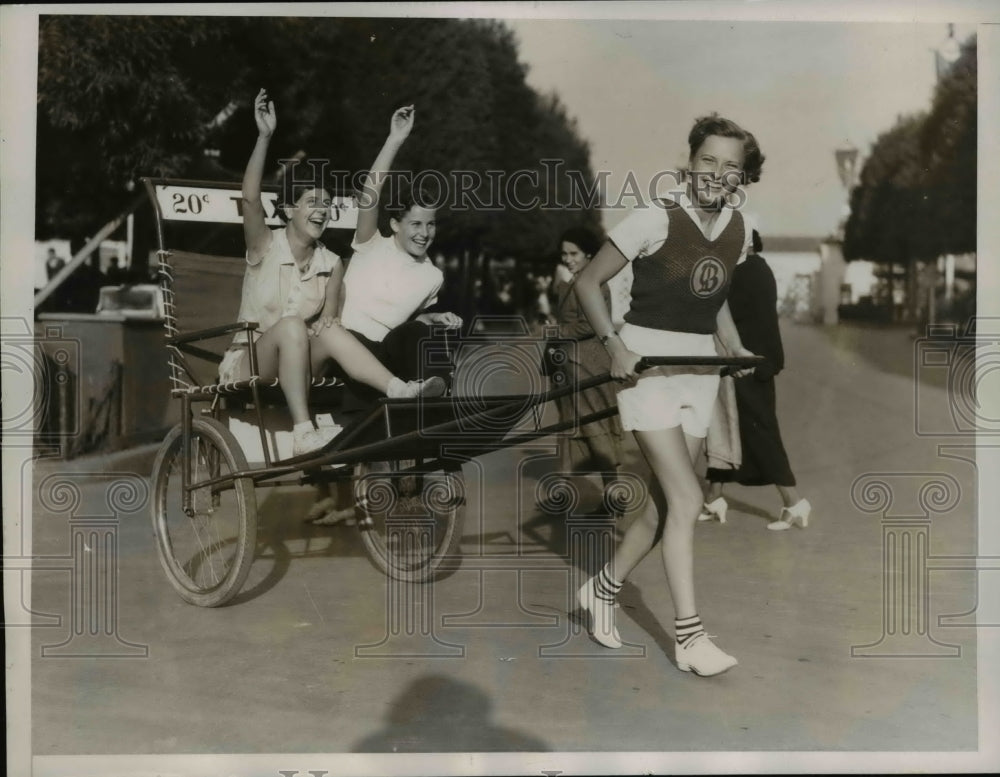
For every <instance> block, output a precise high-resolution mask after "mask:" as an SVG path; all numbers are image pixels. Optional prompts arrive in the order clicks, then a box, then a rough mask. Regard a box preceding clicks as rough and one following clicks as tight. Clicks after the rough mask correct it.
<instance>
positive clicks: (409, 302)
mask: <svg viewBox="0 0 1000 777" xmlns="http://www.w3.org/2000/svg"><path fill="white" fill-rule="evenodd" d="M351 247H352V248H353V249H354V256H353V257H351V261H350V263H349V264H348V265H347V271H346V272H345V273H344V290H345V296H344V307H343V309H342V310H341V311H340V323H341V324H342V325H343V326H344V327H345V328H347V329H352V330H354V331H355V332H358V333H360V334H363V335H364V336H365V337H367V338H368V339H370V340H374V341H376V342H381V341H382V340H384V339H385V336H386V335H387V334H388V333H389V330H391V329H395V328H396V327H397V326H399V325H400V324H403V323H405V322H406V321H408V320H409V319H410V317H411V316H412V315H413V314H414V313H417V312H418V311H421V310H424V309H426V308H428V307H430V306H431V305H433V304H434V303H435V302H437V295H438V292H439V291H440V290H441V286H442V285H443V284H444V274H443V273H442V272H441V271H440V270H439V269H438V268H437V267H435V266H434V263H433V262H432V261H431V260H430V258H429V257H426V256H425V257H424V258H423V259H422V260H418V259H414V258H413V257H412V256H410V255H409V254H408V253H406V252H405V251H403V250H401V249H400V248H399V247H398V246H397V245H396V241H395V240H394V239H393V238H392V237H383V236H382V235H381V234H379V233H378V232H376V233H375V234H374V235H373V236H372V237H371V238H370V239H369V240H367V241H366V242H364V243H361V244H358V243H352V244H351Z"/></svg>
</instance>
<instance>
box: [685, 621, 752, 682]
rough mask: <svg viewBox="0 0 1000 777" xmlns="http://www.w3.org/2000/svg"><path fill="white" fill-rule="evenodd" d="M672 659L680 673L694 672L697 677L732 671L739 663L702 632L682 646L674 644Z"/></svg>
mask: <svg viewBox="0 0 1000 777" xmlns="http://www.w3.org/2000/svg"><path fill="white" fill-rule="evenodd" d="M674 658H675V659H676V660H677V668H678V669H680V670H681V671H682V672H694V673H695V674H696V675H698V676H699V677H710V676H711V675H714V674H721V673H722V672H725V671H726V670H727V669H732V668H733V667H734V666H736V664H738V663H739V662H738V661H737V660H736V659H735V658H733V657H732V656H730V655H727V654H726V653H723V652H722V651H721V650H719V648H717V647H716V646H715V644H714V643H713V642H712V638H711V637H709V636H708V634H706V633H705V632H704V631H702V632H701V633H699V634H695V635H694V636H693V637H691V639H689V640H688V641H687V642H685V643H684V644H683V645H680V644H678V643H676V642H675V643H674Z"/></svg>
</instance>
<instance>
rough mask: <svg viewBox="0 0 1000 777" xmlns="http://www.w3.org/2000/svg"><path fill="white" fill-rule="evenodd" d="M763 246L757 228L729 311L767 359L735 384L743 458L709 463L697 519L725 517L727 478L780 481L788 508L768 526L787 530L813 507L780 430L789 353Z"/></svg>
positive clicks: (747, 341)
mask: <svg viewBox="0 0 1000 777" xmlns="http://www.w3.org/2000/svg"><path fill="white" fill-rule="evenodd" d="M762 250H763V244H762V243H761V239H760V235H759V234H757V230H754V231H753V253H752V254H750V256H748V257H747V259H746V261H745V262H741V263H740V265H739V266H738V267H737V268H736V272H735V273H733V285H732V288H731V289H730V290H729V310H730V312H731V313H732V315H733V323H734V324H736V331H738V332H739V333H740V339H741V340H742V341H743V344H744V345H745V346H746V347H747V348H749V349H751V350H752V351H754V352H755V353H758V354H760V355H761V356H763V357H764V358H765V359H766V361H765V362H764V364H762V365H760V366H759V367H757V368H756V369H755V370H754V373H753V376H752V377H746V378H741V379H739V380H737V381H735V384H734V385H735V386H736V409H737V411H738V413H739V417H740V444H741V447H742V449H743V463H742V465H741V466H740V468H739V469H738V470H729V469H714V468H711V467H710V468H709V470H708V473H707V479H708V482H709V483H710V486H709V489H708V496H707V497H706V501H705V506H704V508H703V509H702V513H701V515H700V516H698V520H699V521H711V520H713V519H718V520H719V521H721V522H722V523H725V522H726V510H728V509H729V505H728V503H727V502H726V500H725V499H724V498H723V496H722V488H723V485H724V484H725V483H729V482H736V483H740V484H741V485H744V486H767V485H775V486H777V488H778V493H779V494H780V495H781V501H782V502H783V503H784V507H782V508H781V515H780V517H779V518H778V520H776V521H772V522H771V523H769V524H768V525H767V528H768V529H771V530H773V531H782V530H785V529H790V528H792V527H793V526H795V525H796V524H797V525H799V526H801V527H802V528H803V529H804V528H806V526H808V525H809V513H810V512H811V510H812V506H811V505H810V504H809V500H807V499H803V498H801V497H800V496H799V493H798V491H797V490H796V488H795V475H793V474H792V469H791V467H790V466H789V465H788V455H787V454H786V453H785V446H784V444H782V442H781V431H780V430H779V429H778V416H777V411H776V407H775V392H774V376H775V375H777V374H778V373H779V372H781V370H782V368H783V367H784V366H785V354H784V350H783V349H782V347H781V331H780V330H779V329H778V290H777V285H776V284H775V281H774V273H772V272H771V268H770V267H768V266H767V262H766V261H764V257H763V256H761V255H760V252H761V251H762Z"/></svg>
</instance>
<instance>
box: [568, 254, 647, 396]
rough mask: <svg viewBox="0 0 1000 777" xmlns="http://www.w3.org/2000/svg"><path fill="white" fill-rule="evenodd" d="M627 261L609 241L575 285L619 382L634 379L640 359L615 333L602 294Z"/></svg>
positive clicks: (582, 272) (581, 304) (579, 299)
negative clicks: (603, 286) (605, 285)
mask: <svg viewBox="0 0 1000 777" xmlns="http://www.w3.org/2000/svg"><path fill="white" fill-rule="evenodd" d="M627 261H628V260H627V259H626V258H625V255H624V254H623V253H622V252H621V251H619V250H618V247H617V246H616V245H615V244H614V243H612V242H611V241H610V240H608V241H607V242H605V244H604V245H603V246H601V249H600V250H599V251H598V252H597V253H596V254H595V255H594V258H593V259H591V260H590V263H589V264H588V265H587V266H586V267H584V268H583V270H581V271H580V274H579V275H578V276H577V278H576V283H575V284H573V285H574V288H575V291H576V298H577V300H578V301H579V302H580V307H581V308H583V312H584V314H586V316H587V320H588V321H590V325H591V326H592V327H593V328H594V333H595V334H596V335H597V336H598V337H600V338H602V341H604V346H605V348H607V349H608V353H610V354H611V374H612V375H613V376H614V377H615V378H618V379H623V378H628V377H632V376H634V375H635V365H636V363H637V362H638V361H639V358H640V357H639V355H638V354H637V353H633V352H632V351H630V350H629V349H628V348H626V347H625V343H623V342H622V340H621V338H620V337H618V335H617V333H616V332H615V326H614V324H613V323H612V322H611V311H610V309H609V304H608V302H607V301H605V296H604V294H602V293H601V285H602V284H604V283H607V282H608V279H609V278H612V277H613V276H615V275H616V274H617V273H618V272H619V270H621V269H622V268H623V267H624V266H625V263H626V262H627ZM605 338H607V339H606V340H605Z"/></svg>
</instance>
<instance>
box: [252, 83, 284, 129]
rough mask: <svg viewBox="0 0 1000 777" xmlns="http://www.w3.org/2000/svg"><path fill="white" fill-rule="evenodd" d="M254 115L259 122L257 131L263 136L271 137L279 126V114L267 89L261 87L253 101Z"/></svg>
mask: <svg viewBox="0 0 1000 777" xmlns="http://www.w3.org/2000/svg"><path fill="white" fill-rule="evenodd" d="M253 117H254V120H255V121H256V122H257V132H258V134H260V135H262V136H263V137H270V136H271V135H272V134H274V130H275V129H276V128H277V126H278V114H277V113H275V111H274V102H273V101H271V100H268V99H267V90H266V89H261V90H260V91H259V92H258V93H257V96H256V97H255V98H254V101H253Z"/></svg>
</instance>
